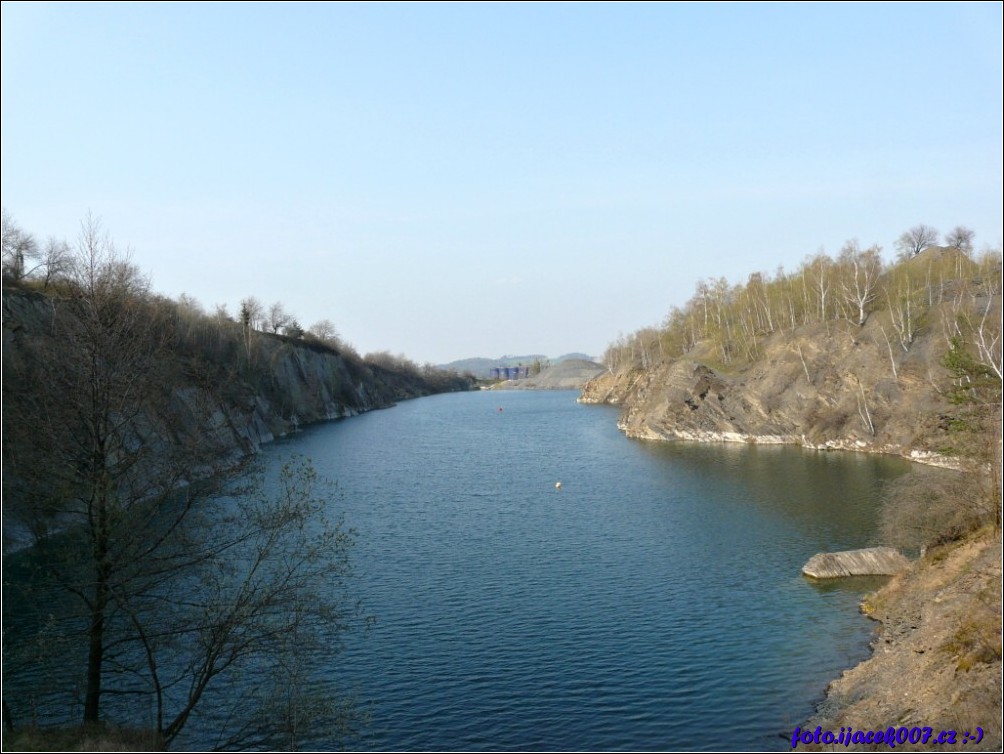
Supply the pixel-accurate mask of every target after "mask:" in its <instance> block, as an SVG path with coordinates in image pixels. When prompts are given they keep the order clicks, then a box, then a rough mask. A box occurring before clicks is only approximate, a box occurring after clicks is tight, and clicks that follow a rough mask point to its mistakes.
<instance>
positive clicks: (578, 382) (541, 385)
mask: <svg viewBox="0 0 1004 754" xmlns="http://www.w3.org/2000/svg"><path fill="white" fill-rule="evenodd" d="M606 371H607V368H606V367H605V366H603V365H602V364H597V363H596V362H595V361H590V360H589V359H564V360H563V361H560V362H558V363H555V364H552V365H551V366H549V367H548V368H547V369H544V370H543V371H542V372H540V374H537V375H532V376H530V377H526V378H523V379H519V380H506V381H504V382H501V383H499V384H498V386H497V387H498V388H499V389H502V390H582V388H584V387H585V386H586V383H587V382H589V380H591V379H593V377H596V376H598V375H601V374H604V373H606Z"/></svg>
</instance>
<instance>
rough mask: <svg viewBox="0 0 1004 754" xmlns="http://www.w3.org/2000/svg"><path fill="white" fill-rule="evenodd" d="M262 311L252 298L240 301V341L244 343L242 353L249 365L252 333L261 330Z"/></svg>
mask: <svg viewBox="0 0 1004 754" xmlns="http://www.w3.org/2000/svg"><path fill="white" fill-rule="evenodd" d="M264 311H265V310H264V308H263V307H262V305H261V302H260V301H259V300H258V299H256V298H255V297H254V296H248V297H247V298H245V299H241V311H240V324H241V340H242V341H243V342H244V353H245V355H246V356H247V360H248V364H250V363H251V356H252V350H251V345H252V342H253V340H254V333H255V331H256V330H259V329H260V328H261V322H262V317H263V316H264Z"/></svg>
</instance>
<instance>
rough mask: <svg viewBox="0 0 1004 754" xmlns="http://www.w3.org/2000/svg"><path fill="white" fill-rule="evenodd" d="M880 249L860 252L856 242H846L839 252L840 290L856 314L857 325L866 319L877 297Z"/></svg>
mask: <svg viewBox="0 0 1004 754" xmlns="http://www.w3.org/2000/svg"><path fill="white" fill-rule="evenodd" d="M880 254H881V249H880V248H879V247H878V246H872V247H870V248H868V249H865V250H863V251H862V250H861V249H860V248H859V246H858V242H857V241H848V242H847V243H846V244H844V248H843V249H841V251H840V256H839V257H838V258H837V263H838V265H840V267H841V268H842V272H843V275H842V276H841V281H840V288H841V292H842V294H843V297H844V300H845V301H846V302H847V303H848V304H850V305H851V306H852V307H853V308H854V309H856V313H857V323H858V325H864V323H865V320H867V318H868V307H869V305H870V304H871V303H872V302H873V301H874V300H875V298H876V297H877V296H878V291H879V279H880V278H881V276H882V257H881V256H880Z"/></svg>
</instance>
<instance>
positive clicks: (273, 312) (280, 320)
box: [268, 301, 293, 333]
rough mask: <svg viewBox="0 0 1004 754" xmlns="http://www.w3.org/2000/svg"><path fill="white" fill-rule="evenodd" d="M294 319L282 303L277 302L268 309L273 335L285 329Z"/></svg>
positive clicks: (269, 323) (269, 325) (269, 324)
mask: <svg viewBox="0 0 1004 754" xmlns="http://www.w3.org/2000/svg"><path fill="white" fill-rule="evenodd" d="M292 319H293V315H291V314H290V313H289V312H287V311H286V308H285V307H284V306H283V305H282V302H280V301H276V302H275V303H274V304H272V306H270V307H269V308H268V327H269V329H270V330H271V331H272V332H273V333H278V332H279V331H280V330H282V329H283V328H285V327H286V325H288V324H289V322H290V321H291V320H292Z"/></svg>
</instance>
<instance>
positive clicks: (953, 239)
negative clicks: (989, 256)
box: [945, 225, 976, 254]
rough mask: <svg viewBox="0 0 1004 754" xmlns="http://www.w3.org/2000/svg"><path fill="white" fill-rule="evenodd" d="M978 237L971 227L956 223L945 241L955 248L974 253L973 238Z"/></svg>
mask: <svg viewBox="0 0 1004 754" xmlns="http://www.w3.org/2000/svg"><path fill="white" fill-rule="evenodd" d="M975 237H976V233H974V232H973V231H972V230H970V229H969V228H967V227H965V226H964V225H956V226H955V227H954V228H953V229H952V231H951V232H950V233H949V234H948V235H947V236H945V243H946V244H947V245H949V246H951V247H952V248H953V249H958V250H959V251H964V252H965V253H966V254H972V253H973V239H974V238H975Z"/></svg>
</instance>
